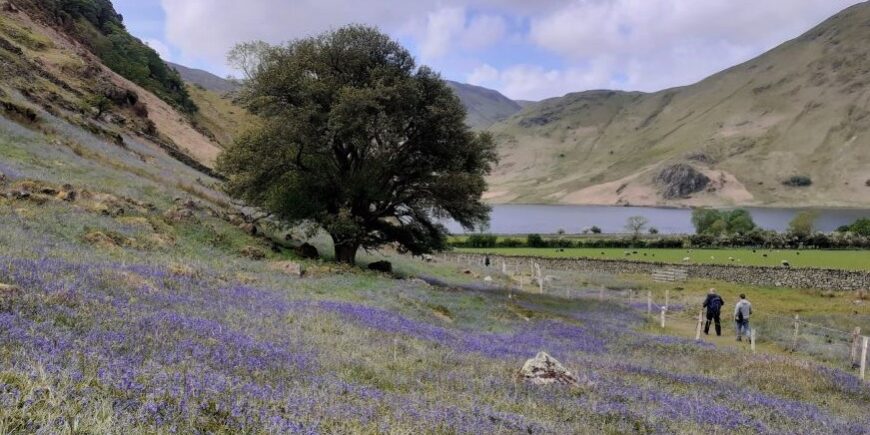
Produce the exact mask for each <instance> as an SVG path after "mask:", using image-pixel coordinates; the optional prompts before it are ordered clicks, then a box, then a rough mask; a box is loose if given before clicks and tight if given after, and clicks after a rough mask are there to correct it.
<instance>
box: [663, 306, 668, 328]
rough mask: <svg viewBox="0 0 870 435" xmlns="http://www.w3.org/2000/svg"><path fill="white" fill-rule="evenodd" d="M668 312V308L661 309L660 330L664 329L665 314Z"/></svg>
mask: <svg viewBox="0 0 870 435" xmlns="http://www.w3.org/2000/svg"><path fill="white" fill-rule="evenodd" d="M666 311H668V307H662V329H664V327H665V312H666Z"/></svg>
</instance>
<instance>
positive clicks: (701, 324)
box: [695, 308, 704, 341]
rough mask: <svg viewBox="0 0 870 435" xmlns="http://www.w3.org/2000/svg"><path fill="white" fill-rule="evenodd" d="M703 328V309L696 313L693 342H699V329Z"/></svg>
mask: <svg viewBox="0 0 870 435" xmlns="http://www.w3.org/2000/svg"><path fill="white" fill-rule="evenodd" d="M703 327H704V309H703V308H701V312H700V313H698V328H697V329H696V330H695V341H701V328H703Z"/></svg>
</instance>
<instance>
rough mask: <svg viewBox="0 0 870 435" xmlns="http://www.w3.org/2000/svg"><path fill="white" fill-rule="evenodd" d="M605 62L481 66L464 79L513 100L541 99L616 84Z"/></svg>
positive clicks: (609, 86)
mask: <svg viewBox="0 0 870 435" xmlns="http://www.w3.org/2000/svg"><path fill="white" fill-rule="evenodd" d="M608 64H609V62H608V61H607V60H602V61H601V62H598V63H596V64H594V65H590V66H588V67H569V68H561V69H547V68H543V67H541V66H538V65H514V66H511V67H508V68H506V69H504V70H498V69H496V68H493V67H492V66H490V65H483V66H480V67H478V68H477V69H475V70H474V71H472V73H471V74H470V75H469V76H468V82H469V83H472V84H475V85H478V86H486V87H491V88H495V89H499V90H500V91H501V92H502V93H503V94H504V95H506V96H508V97H509V98H513V99H516V100H542V99H545V98H549V97H553V96H561V95H564V94H566V93H569V92H573V91H579V90H587V89H599V88H614V87H617V86H615V85H616V83H614V82H613V81H612V78H611V77H610V75H609V74H610V73H609V68H608ZM602 83H606V85H604V86H602Z"/></svg>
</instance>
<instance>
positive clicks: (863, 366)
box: [861, 337, 870, 381]
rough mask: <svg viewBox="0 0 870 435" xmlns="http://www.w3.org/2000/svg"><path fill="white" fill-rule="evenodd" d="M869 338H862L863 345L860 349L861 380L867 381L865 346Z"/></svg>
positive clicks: (869, 340)
mask: <svg viewBox="0 0 870 435" xmlns="http://www.w3.org/2000/svg"><path fill="white" fill-rule="evenodd" d="M868 342H870V337H864V345H863V346H862V349H861V380H862V381H863V380H865V379H867V344H868Z"/></svg>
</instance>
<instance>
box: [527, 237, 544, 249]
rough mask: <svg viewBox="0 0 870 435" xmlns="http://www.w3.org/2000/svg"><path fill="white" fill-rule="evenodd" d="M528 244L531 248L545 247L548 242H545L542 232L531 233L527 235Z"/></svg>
mask: <svg viewBox="0 0 870 435" xmlns="http://www.w3.org/2000/svg"><path fill="white" fill-rule="evenodd" d="M526 246H528V247H529V248H544V247H546V246H547V243H546V242H544V238H543V237H541V235H540V234H529V235H528V236H526Z"/></svg>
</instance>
